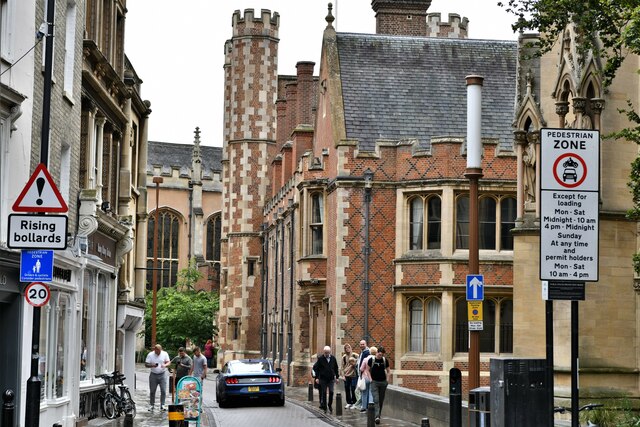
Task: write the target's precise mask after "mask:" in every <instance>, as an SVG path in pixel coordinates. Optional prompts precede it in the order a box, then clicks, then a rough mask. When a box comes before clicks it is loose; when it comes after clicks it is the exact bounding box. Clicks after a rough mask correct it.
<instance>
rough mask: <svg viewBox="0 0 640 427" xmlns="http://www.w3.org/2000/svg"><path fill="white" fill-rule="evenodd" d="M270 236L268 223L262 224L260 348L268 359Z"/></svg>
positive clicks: (263, 355)
mask: <svg viewBox="0 0 640 427" xmlns="http://www.w3.org/2000/svg"><path fill="white" fill-rule="evenodd" d="M268 242H269V234H268V233H267V223H266V222H265V223H263V224H262V286H261V288H260V302H261V305H262V307H261V308H262V324H261V325H260V347H261V353H262V357H263V358H266V357H267V287H268V283H269V282H268V281H267V274H268V273H269V267H268V259H267V256H268V255H269V246H268Z"/></svg>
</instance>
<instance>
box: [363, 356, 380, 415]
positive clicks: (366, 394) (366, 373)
mask: <svg viewBox="0 0 640 427" xmlns="http://www.w3.org/2000/svg"><path fill="white" fill-rule="evenodd" d="M377 352H378V349H377V348H376V347H373V346H372V347H371V348H369V353H370V354H369V356H367V358H366V359H364V360H363V361H362V364H361V365H360V376H361V377H363V378H364V381H365V384H366V385H367V388H365V389H364V391H363V392H362V409H360V412H366V410H367V408H368V407H369V402H373V396H372V395H371V368H370V367H369V360H370V359H372V358H374V357H375V356H376V353H377Z"/></svg>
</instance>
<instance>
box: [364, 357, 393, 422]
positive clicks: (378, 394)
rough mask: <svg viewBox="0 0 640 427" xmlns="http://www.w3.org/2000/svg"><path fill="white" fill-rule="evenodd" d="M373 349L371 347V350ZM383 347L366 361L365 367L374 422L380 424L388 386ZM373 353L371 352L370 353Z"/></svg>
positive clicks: (387, 366) (387, 363)
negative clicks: (367, 366)
mask: <svg viewBox="0 0 640 427" xmlns="http://www.w3.org/2000/svg"><path fill="white" fill-rule="evenodd" d="M373 348H374V347H371V349H372V350H373ZM384 352H385V350H384V347H382V346H381V347H380V348H379V349H378V351H377V353H376V354H375V357H373V356H372V357H369V359H367V365H369V370H370V374H371V395H372V396H373V403H374V404H375V417H376V418H375V422H376V424H380V414H381V412H382V405H383V404H384V396H385V393H386V391H387V386H388V385H389V374H390V373H391V370H390V369H389V360H387V358H385V357H384ZM372 353H373V351H372Z"/></svg>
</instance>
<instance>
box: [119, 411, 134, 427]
mask: <svg viewBox="0 0 640 427" xmlns="http://www.w3.org/2000/svg"><path fill="white" fill-rule="evenodd" d="M122 426H123V427H133V414H126V415H125V416H124V424H123V425H122Z"/></svg>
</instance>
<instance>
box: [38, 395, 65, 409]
mask: <svg viewBox="0 0 640 427" xmlns="http://www.w3.org/2000/svg"><path fill="white" fill-rule="evenodd" d="M69 402H71V399H69V396H64V397H57V398H55V399H45V400H43V401H41V402H40V412H42V411H43V410H45V409H47V408H59V407H61V406H65V405H67V404H69Z"/></svg>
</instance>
